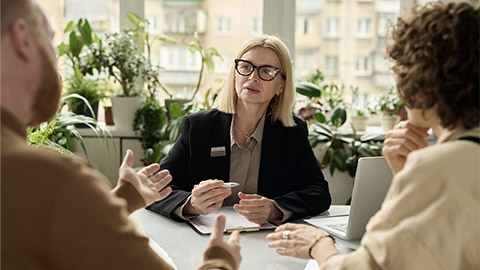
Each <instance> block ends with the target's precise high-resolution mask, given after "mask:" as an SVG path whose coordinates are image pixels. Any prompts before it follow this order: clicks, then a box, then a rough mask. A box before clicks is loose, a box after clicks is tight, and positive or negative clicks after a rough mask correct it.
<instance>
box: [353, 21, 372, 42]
mask: <svg viewBox="0 0 480 270" xmlns="http://www.w3.org/2000/svg"><path fill="white" fill-rule="evenodd" d="M371 37H372V21H371V20H370V19H359V20H358V21H357V38H371Z"/></svg>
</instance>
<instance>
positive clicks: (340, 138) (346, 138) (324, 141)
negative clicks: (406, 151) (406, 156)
mask: <svg viewBox="0 0 480 270" xmlns="http://www.w3.org/2000/svg"><path fill="white" fill-rule="evenodd" d="M346 119H347V111H346V110H345V108H343V107H341V106H339V107H336V108H335V109H334V110H333V112H332V115H331V117H330V119H328V121H327V122H326V123H314V124H312V125H310V132H309V135H308V137H309V140H310V144H311V145H312V148H314V149H316V150H317V151H316V152H317V158H318V163H319V165H320V167H321V168H322V169H328V170H324V174H325V178H326V179H327V181H329V185H330V192H331V194H332V200H333V201H332V203H335V204H344V203H345V202H347V200H348V199H349V198H350V197H351V194H352V190H353V179H354V177H355V173H356V171H357V164H358V159H359V158H361V157H368V156H381V155H382V147H383V143H381V142H374V141H362V140H361V139H360V137H359V136H358V135H357V134H356V131H355V129H352V132H349V131H348V132H346V131H345V129H343V130H341V129H339V128H340V127H341V126H342V125H343V124H344V123H345V121H346ZM335 171H339V172H340V173H346V174H347V175H341V176H336V177H335V181H334V178H333V177H334V173H335ZM346 176H348V177H346Z"/></svg>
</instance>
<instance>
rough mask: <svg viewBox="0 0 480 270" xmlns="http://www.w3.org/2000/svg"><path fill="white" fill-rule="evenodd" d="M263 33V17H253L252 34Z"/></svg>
mask: <svg viewBox="0 0 480 270" xmlns="http://www.w3.org/2000/svg"><path fill="white" fill-rule="evenodd" d="M262 33H263V21H262V18H261V17H253V27H252V35H254V36H258V35H261V34H262Z"/></svg>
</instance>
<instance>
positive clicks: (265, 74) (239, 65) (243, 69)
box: [235, 60, 280, 81]
mask: <svg viewBox="0 0 480 270" xmlns="http://www.w3.org/2000/svg"><path fill="white" fill-rule="evenodd" d="M235 62H236V69H237V72H238V73H239V74H240V75H242V76H249V75H250V74H252V72H253V71H254V70H255V68H256V69H257V71H258V76H259V77H260V79H262V80H264V81H271V80H273V79H274V78H275V76H276V75H277V73H279V72H280V70H279V69H276V68H274V67H270V66H260V67H257V66H255V65H253V64H252V63H250V62H248V61H245V60H237V61H235Z"/></svg>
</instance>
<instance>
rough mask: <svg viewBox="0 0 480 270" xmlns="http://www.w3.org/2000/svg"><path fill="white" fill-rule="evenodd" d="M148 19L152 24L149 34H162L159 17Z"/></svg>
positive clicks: (149, 27)
mask: <svg viewBox="0 0 480 270" xmlns="http://www.w3.org/2000/svg"><path fill="white" fill-rule="evenodd" d="M146 19H147V20H148V22H149V23H150V24H149V25H148V32H149V33H150V34H159V33H160V29H159V28H158V22H157V20H158V17H157V16H153V15H151V16H147V17H146Z"/></svg>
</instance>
